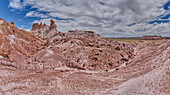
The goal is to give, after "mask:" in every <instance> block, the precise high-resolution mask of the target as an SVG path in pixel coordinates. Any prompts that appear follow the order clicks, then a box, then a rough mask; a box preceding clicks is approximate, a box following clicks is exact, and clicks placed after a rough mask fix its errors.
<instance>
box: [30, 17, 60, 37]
mask: <svg viewBox="0 0 170 95" xmlns="http://www.w3.org/2000/svg"><path fill="white" fill-rule="evenodd" d="M50 22H51V23H50V26H48V25H46V24H42V23H40V24H38V23H34V24H33V26H32V30H31V32H32V33H33V34H35V35H38V36H40V37H41V38H44V39H48V38H51V37H53V36H54V35H56V34H57V33H58V31H57V25H56V24H55V21H53V20H50Z"/></svg>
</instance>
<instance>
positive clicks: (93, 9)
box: [10, 0, 170, 36]
mask: <svg viewBox="0 0 170 95" xmlns="http://www.w3.org/2000/svg"><path fill="white" fill-rule="evenodd" d="M14 1H15V3H16V5H17V4H20V5H24V6H31V7H32V8H36V9H37V10H36V11H30V12H28V13H27V14H26V16H27V17H39V18H42V19H40V20H39V21H42V22H46V23H49V19H50V18H55V17H58V18H62V19H68V20H57V19H56V22H57V24H58V28H59V30H60V31H68V30H74V29H80V30H94V31H96V32H97V33H100V34H102V35H104V36H121V35H123V36H132V35H133V36H140V35H143V34H149V33H150V34H152V33H157V32H155V31H157V30H156V29H158V28H157V27H161V29H162V30H161V32H163V31H167V30H166V29H168V28H167V27H168V26H169V23H167V25H166V24H165V26H161V24H157V25H155V26H153V25H151V24H148V23H147V22H148V21H153V20H155V19H157V16H159V15H162V14H165V13H166V11H165V10H164V9H163V4H165V3H166V2H167V1H168V0H23V2H22V3H21V2H20V1H19V0H12V1H11V2H13V3H14ZM16 1H17V2H16ZM11 2H10V3H11ZM11 7H12V6H11ZM13 8H17V7H14V6H13ZM40 12H47V13H48V14H41V13H40ZM39 21H35V22H39ZM132 23H137V24H136V25H134V26H127V25H129V24H132ZM163 25H164V24H163ZM149 31H150V32H149ZM159 31H160V29H159ZM163 33H166V32H163ZM169 36H170V34H169Z"/></svg>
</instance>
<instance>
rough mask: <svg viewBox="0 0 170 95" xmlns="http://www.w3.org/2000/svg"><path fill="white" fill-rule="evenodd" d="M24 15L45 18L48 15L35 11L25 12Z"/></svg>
mask: <svg viewBox="0 0 170 95" xmlns="http://www.w3.org/2000/svg"><path fill="white" fill-rule="evenodd" d="M26 17H39V18H47V17H48V15H46V14H43V13H40V12H36V11H30V12H28V13H27V14H26Z"/></svg>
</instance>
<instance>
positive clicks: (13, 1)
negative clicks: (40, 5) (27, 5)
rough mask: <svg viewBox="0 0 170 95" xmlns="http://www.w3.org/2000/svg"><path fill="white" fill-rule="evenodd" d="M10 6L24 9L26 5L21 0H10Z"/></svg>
mask: <svg viewBox="0 0 170 95" xmlns="http://www.w3.org/2000/svg"><path fill="white" fill-rule="evenodd" d="M9 7H12V8H15V9H22V8H23V7H24V5H23V4H22V3H21V1H20V0H10V3H9Z"/></svg>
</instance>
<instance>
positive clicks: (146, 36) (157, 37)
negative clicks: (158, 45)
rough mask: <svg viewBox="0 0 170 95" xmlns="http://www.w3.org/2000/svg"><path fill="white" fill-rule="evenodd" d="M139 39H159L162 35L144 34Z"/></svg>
mask: <svg viewBox="0 0 170 95" xmlns="http://www.w3.org/2000/svg"><path fill="white" fill-rule="evenodd" d="M141 39H142V40H161V39H163V37H162V36H159V35H145V36H143V37H142V38H141Z"/></svg>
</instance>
